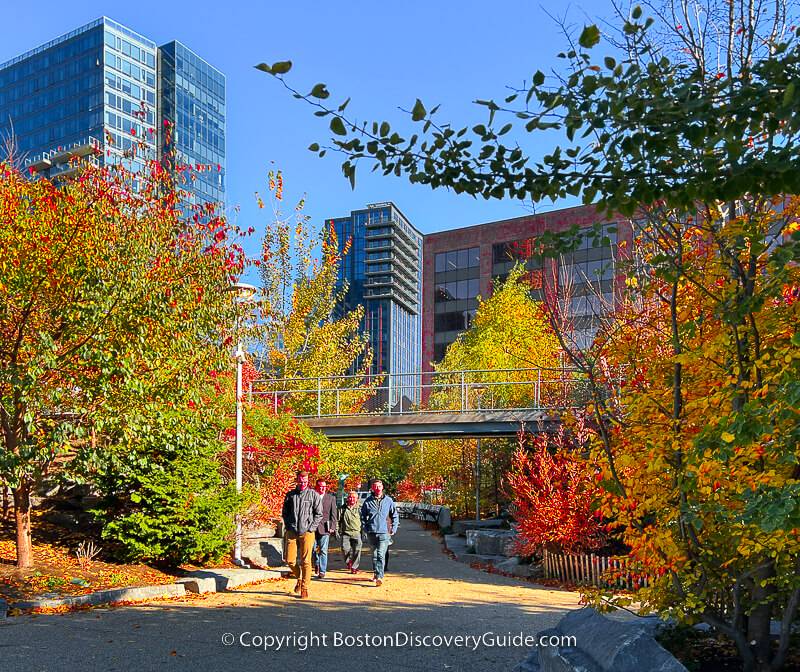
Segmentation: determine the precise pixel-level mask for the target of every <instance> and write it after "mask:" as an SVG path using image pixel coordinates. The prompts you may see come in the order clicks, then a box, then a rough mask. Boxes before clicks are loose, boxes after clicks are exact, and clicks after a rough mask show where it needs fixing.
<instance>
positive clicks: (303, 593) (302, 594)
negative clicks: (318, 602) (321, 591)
mask: <svg viewBox="0 0 800 672" xmlns="http://www.w3.org/2000/svg"><path fill="white" fill-rule="evenodd" d="M300 599H301V600H305V599H308V591H307V590H306V589H305V588H303V590H301V591H300Z"/></svg>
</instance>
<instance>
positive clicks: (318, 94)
mask: <svg viewBox="0 0 800 672" xmlns="http://www.w3.org/2000/svg"><path fill="white" fill-rule="evenodd" d="M308 95H310V96H312V97H313V98H320V99H321V100H324V99H325V98H328V97H329V96H330V95H331V94H330V93H329V92H328V89H326V88H325V85H324V84H323V83H322V82H320V83H319V84H315V85H314V88H313V89H311V93H310V94H308Z"/></svg>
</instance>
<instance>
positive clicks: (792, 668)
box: [656, 627, 800, 672]
mask: <svg viewBox="0 0 800 672" xmlns="http://www.w3.org/2000/svg"><path fill="white" fill-rule="evenodd" d="M656 639H658V641H659V643H660V644H661V646H663V647H664V648H665V649H667V650H668V651H669V652H670V653H671V654H672V655H673V656H675V657H676V658H677V659H678V660H680V661H681V663H683V664H684V665H685V666H686V668H687V669H688V670H689V672H742V663H741V660H740V659H739V656H738V654H737V652H736V646H735V645H734V644H733V642H731V641H730V640H729V639H727V638H725V637H722V636H720V635H718V634H717V633H715V632H713V631H707V632H703V631H700V630H694V629H692V628H688V627H676V628H668V629H666V630H662V632H661V633H660V634H659V635H658V636H657V637H656ZM782 670H783V672H798V671H800V637H795V641H794V642H793V644H792V645H790V647H789V657H788V659H787V661H786V664H785V665H784V667H783V668H782Z"/></svg>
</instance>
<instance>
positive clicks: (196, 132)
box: [158, 41, 225, 202]
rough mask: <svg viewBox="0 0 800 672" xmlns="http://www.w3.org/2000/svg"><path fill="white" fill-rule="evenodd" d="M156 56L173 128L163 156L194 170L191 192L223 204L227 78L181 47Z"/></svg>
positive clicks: (163, 101)
mask: <svg viewBox="0 0 800 672" xmlns="http://www.w3.org/2000/svg"><path fill="white" fill-rule="evenodd" d="M158 51H159V81H160V84H161V96H160V99H161V114H162V117H163V119H164V120H165V121H167V122H168V123H169V124H170V133H169V134H167V133H166V132H163V131H162V136H161V137H162V142H161V153H162V156H164V157H165V159H166V160H167V161H174V162H175V163H176V164H177V165H180V164H187V165H190V166H192V167H193V168H194V169H195V171H196V172H195V179H194V181H193V182H192V184H191V185H190V189H191V191H192V193H193V194H194V195H195V196H196V197H197V198H198V199H201V200H203V201H206V202H224V200H225V183H224V172H223V168H224V165H225V75H223V74H222V73H221V72H220V71H219V70H217V69H216V68H215V67H213V66H211V65H209V64H208V63H206V62H205V61H204V60H203V59H202V58H200V57H199V56H198V55H197V54H195V53H194V52H193V51H191V50H190V49H188V48H187V47H185V46H184V45H183V44H181V43H180V42H177V41H173V42H170V43H168V44H165V45H164V46H162V47H160V48H159V50H158ZM162 126H163V123H162Z"/></svg>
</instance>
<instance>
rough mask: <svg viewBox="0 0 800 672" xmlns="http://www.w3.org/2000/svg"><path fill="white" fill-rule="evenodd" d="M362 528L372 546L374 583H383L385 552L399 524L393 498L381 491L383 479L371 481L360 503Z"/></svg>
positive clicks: (378, 584)
mask: <svg viewBox="0 0 800 672" xmlns="http://www.w3.org/2000/svg"><path fill="white" fill-rule="evenodd" d="M361 525H362V530H363V531H364V532H366V533H367V539H368V540H369V544H370V546H372V567H373V569H374V571H375V585H376V586H380V585H381V584H382V583H383V573H384V569H385V565H384V562H385V560H386V552H387V550H388V548H389V544H390V543H391V541H392V536H393V535H394V534H395V533H396V532H397V528H398V526H399V525H400V515H399V514H398V513H397V508H396V507H395V505H394V500H393V499H392V498H391V497H389V495H387V494H386V493H385V492H384V491H383V481H381V480H378V479H376V480H375V481H373V482H372V494H370V496H369V497H367V498H366V499H365V500H364V503H363V504H362V505H361Z"/></svg>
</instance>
